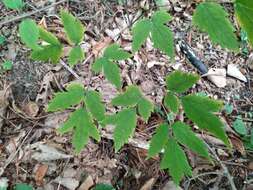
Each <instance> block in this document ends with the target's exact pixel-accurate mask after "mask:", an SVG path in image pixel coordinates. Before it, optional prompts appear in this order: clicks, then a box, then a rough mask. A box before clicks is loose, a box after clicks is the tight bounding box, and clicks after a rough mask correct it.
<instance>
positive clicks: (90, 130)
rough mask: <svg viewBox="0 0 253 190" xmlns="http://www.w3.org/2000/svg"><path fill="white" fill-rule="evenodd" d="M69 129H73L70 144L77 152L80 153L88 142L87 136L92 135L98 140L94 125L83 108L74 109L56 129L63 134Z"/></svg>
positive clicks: (98, 136)
mask: <svg viewBox="0 0 253 190" xmlns="http://www.w3.org/2000/svg"><path fill="white" fill-rule="evenodd" d="M70 130H74V132H73V133H74V134H73V138H72V144H73V146H74V147H75V151H76V152H77V153H80V152H81V150H82V149H83V147H84V146H85V145H86V144H87V143H88V140H89V136H92V137H93V138H95V139H96V140H97V141H99V140H100V135H99V133H98V130H97V129H96V126H95V125H94V124H93V123H92V119H91V117H90V115H89V113H88V112H87V111H86V110H85V109H84V108H79V109H78V110H76V111H74V112H73V113H72V114H71V115H70V117H69V119H68V120H67V121H66V122H65V123H64V124H63V126H62V127H60V128H59V129H58V132H60V133H61V134H63V133H66V132H69V131H70Z"/></svg>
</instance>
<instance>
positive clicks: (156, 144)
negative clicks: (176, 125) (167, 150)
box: [148, 124, 169, 158]
mask: <svg viewBox="0 0 253 190" xmlns="http://www.w3.org/2000/svg"><path fill="white" fill-rule="evenodd" d="M168 127H169V126H168V125H167V124H161V125H160V126H159V127H158V128H156V132H155V134H154V135H153V136H152V139H151V142H150V146H149V149H148V158H150V157H153V156H155V155H157V154H158V153H160V152H161V150H162V149H163V148H164V146H165V145H166V143H167V141H168V138H169V136H168V135H169V129H168Z"/></svg>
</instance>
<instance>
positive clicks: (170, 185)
mask: <svg viewBox="0 0 253 190" xmlns="http://www.w3.org/2000/svg"><path fill="white" fill-rule="evenodd" d="M162 190H183V189H182V188H181V187H179V186H177V185H176V184H175V183H174V182H173V181H168V182H167V183H166V184H165V186H164V187H163V188H162Z"/></svg>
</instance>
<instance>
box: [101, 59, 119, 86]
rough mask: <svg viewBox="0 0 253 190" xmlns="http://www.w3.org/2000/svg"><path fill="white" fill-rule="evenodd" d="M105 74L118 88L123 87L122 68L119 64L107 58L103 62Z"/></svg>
mask: <svg viewBox="0 0 253 190" xmlns="http://www.w3.org/2000/svg"><path fill="white" fill-rule="evenodd" d="M103 69H104V75H105V77H106V79H107V80H109V81H110V82H111V83H112V84H114V85H115V86H116V87H117V88H121V78H120V70H119V67H118V65H117V64H115V63H113V62H111V61H109V60H107V61H106V62H104V64H103Z"/></svg>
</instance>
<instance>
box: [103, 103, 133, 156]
mask: <svg viewBox="0 0 253 190" xmlns="http://www.w3.org/2000/svg"><path fill="white" fill-rule="evenodd" d="M136 122H137V117H136V113H135V110H134V109H132V108H127V109H124V110H122V111H120V112H118V113H117V114H114V115H112V116H109V117H108V118H106V121H105V124H113V125H115V130H114V134H113V140H114V147H115V151H116V152H117V151H118V150H119V149H120V148H121V147H122V146H123V145H124V144H125V143H127V142H128V139H129V138H130V137H132V135H133V133H134V129H135V127H136Z"/></svg>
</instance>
